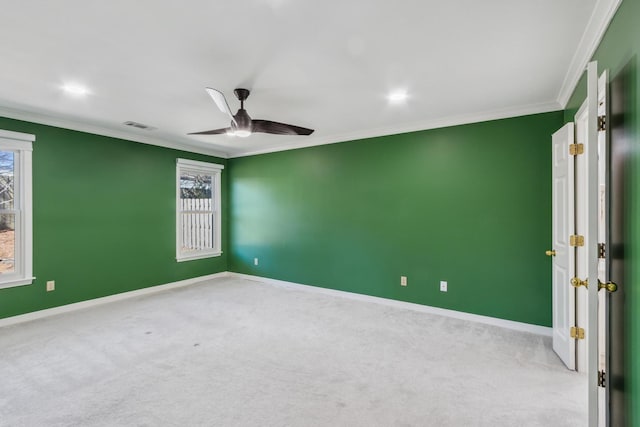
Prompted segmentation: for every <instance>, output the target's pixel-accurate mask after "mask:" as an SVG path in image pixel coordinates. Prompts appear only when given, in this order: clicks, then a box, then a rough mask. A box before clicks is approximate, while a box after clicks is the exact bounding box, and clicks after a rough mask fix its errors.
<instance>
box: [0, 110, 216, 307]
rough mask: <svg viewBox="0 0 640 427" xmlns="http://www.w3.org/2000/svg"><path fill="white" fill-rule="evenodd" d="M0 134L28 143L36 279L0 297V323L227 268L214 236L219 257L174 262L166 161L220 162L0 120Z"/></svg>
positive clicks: (171, 178) (172, 180)
mask: <svg viewBox="0 0 640 427" xmlns="http://www.w3.org/2000/svg"><path fill="white" fill-rule="evenodd" d="M0 129H4V130H10V131H15V132H25V133H31V134H35V135H36V141H35V143H34V145H33V146H34V150H33V220H34V221H33V222H34V225H33V237H34V240H33V253H34V255H33V265H34V276H35V277H36V280H35V281H34V283H33V284H32V285H30V286H21V287H15V288H9V289H0V318H3V317H8V316H13V315H18V314H22V313H27V312H31V311H36V310H41V309H45V308H50V307H55V306H60V305H64V304H69V303H74V302H78V301H83V300H88V299H93V298H97V297H102V296H106V295H111V294H116V293H120V292H125V291H130V290H134V289H138V288H145V287H149V286H154V285H160V284H164V283H169V282H174V281H177V280H182V279H187V278H192V277H197V276H203V275H207V274H212V273H216V272H220V271H226V270H227V252H228V251H227V248H228V246H227V239H226V236H225V235H224V234H223V250H224V254H223V255H222V256H220V257H217V258H208V259H203V260H197V261H188V262H182V263H177V262H176V261H175V241H176V237H175V234H176V232H175V194H176V188H175V187H176V169H175V168H176V166H175V164H176V158H178V157H182V158H188V159H193V160H201V161H208V162H215V163H219V164H226V160H224V159H218V158H214V157H209V156H204V155H198V154H193V153H187V152H181V151H176V150H171V149H166V148H161V147H156V146H151V145H146V144H140V143H136V142H131V141H124V140H119V139H114V138H108V137H103V136H97V135H92V134H87V133H82V132H75V131H70V130H66V129H61V128H55V127H51V126H44V125H38V124H33V123H27V122H22V121H17V120H11V119H4V118H0ZM226 181H227V174H226V171H223V174H222V187H223V189H226V186H227V183H226ZM226 195H227V192H226V191H223V197H224V198H223V201H222V202H223V206H224V207H226V206H227V201H226ZM223 218H224V220H225V227H226V219H227V215H226V212H223ZM47 280H55V281H56V290H55V291H53V292H46V291H45V283H46V281H47Z"/></svg>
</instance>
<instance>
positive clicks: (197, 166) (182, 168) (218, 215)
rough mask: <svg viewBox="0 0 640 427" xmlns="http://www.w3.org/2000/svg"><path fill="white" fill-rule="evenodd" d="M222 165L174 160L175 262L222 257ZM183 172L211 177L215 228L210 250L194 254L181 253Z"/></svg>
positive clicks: (192, 252) (201, 250)
mask: <svg viewBox="0 0 640 427" xmlns="http://www.w3.org/2000/svg"><path fill="white" fill-rule="evenodd" d="M223 169H224V166H223V165H219V164H216V163H207V162H198V161H195V160H188V159H177V160H176V261H177V262H182V261H190V260H194V259H202V258H211V257H217V256H220V255H222V210H221V199H222V186H221V184H220V182H221V176H222V170H223ZM183 172H196V173H204V174H207V175H211V177H212V180H211V181H212V182H211V185H212V187H213V188H212V193H213V195H212V200H211V206H212V211H213V224H214V227H215V233H214V239H213V242H212V246H213V247H212V248H209V249H200V250H198V251H196V252H194V251H189V253H184V252H182V250H181V249H182V245H181V243H182V215H181V206H180V175H181V174H182V173H183Z"/></svg>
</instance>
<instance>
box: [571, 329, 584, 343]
mask: <svg viewBox="0 0 640 427" xmlns="http://www.w3.org/2000/svg"><path fill="white" fill-rule="evenodd" d="M569 335H571V338H573V339H576V340H583V339H584V328H578V327H576V326H572V327H571V329H570V330H569Z"/></svg>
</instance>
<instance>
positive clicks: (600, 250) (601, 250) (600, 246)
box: [598, 243, 607, 258]
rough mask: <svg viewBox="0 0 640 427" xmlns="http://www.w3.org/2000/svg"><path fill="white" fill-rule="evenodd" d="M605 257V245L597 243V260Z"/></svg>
mask: <svg viewBox="0 0 640 427" xmlns="http://www.w3.org/2000/svg"><path fill="white" fill-rule="evenodd" d="M606 257H607V245H606V244H604V243H598V258H606Z"/></svg>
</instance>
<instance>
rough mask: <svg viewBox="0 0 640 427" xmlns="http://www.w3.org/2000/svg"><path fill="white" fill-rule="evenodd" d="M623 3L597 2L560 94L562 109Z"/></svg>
mask: <svg viewBox="0 0 640 427" xmlns="http://www.w3.org/2000/svg"><path fill="white" fill-rule="evenodd" d="M621 3H622V0H598V1H597V2H596V6H595V7H594V8H593V13H592V14H591V18H590V19H589V23H588V24H587V27H586V28H585V30H584V33H583V34H582V38H581V39H580V43H579V44H578V48H577V49H576V51H575V53H574V55H573V58H572V59H571V64H570V65H569V69H568V70H567V74H566V75H565V77H564V81H563V82H562V86H561V87H560V92H559V93H558V99H557V100H558V104H560V105H561V106H562V109H565V108H566V107H567V103H568V102H569V99H570V98H571V94H572V93H573V91H574V90H575V89H576V86H577V85H578V82H579V81H580V77H582V75H583V74H584V70H585V69H586V68H587V63H588V62H589V60H590V59H591V58H592V57H593V54H594V53H595V52H596V49H597V48H598V45H599V44H600V42H601V41H602V38H603V37H604V34H605V33H606V31H607V28H609V24H610V23H611V20H612V19H613V16H614V15H615V13H616V11H617V10H618V7H620V4H621Z"/></svg>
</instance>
